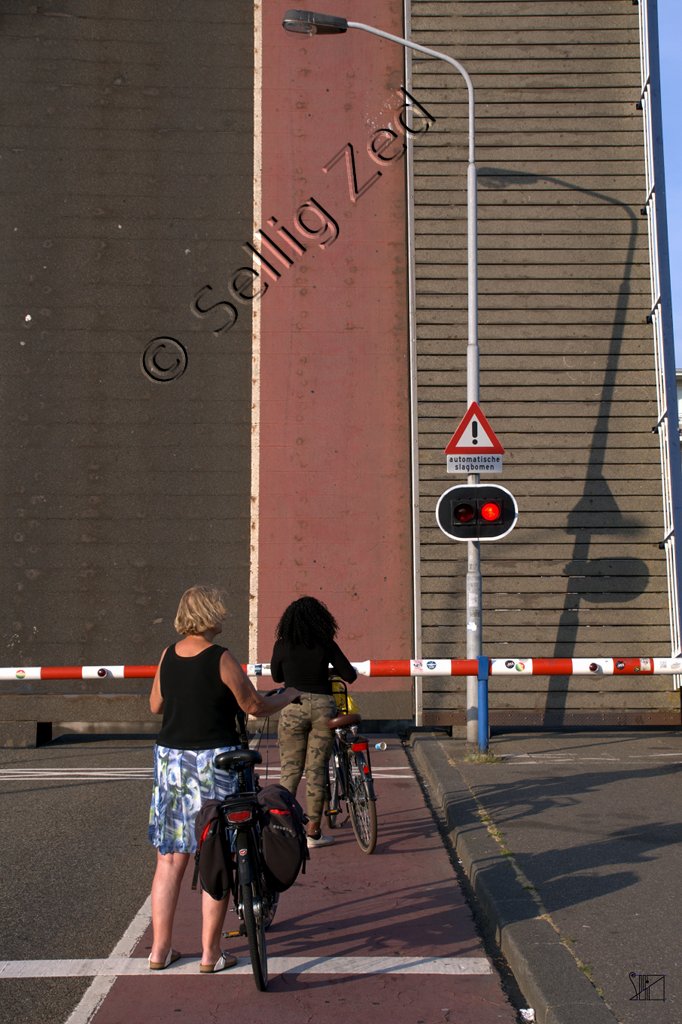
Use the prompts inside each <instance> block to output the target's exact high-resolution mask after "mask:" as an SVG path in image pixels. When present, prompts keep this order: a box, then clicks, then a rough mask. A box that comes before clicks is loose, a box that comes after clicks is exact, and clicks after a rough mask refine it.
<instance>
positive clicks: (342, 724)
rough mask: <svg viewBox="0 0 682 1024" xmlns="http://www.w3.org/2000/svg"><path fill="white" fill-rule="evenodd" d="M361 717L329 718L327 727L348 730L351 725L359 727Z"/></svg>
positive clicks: (342, 716)
mask: <svg viewBox="0 0 682 1024" xmlns="http://www.w3.org/2000/svg"><path fill="white" fill-rule="evenodd" d="M361 721H362V715H356V714H352V715H336V716H335V717H334V718H330V719H329V721H328V722H327V725H328V726H329V728H330V729H350V727H351V725H360V722H361Z"/></svg>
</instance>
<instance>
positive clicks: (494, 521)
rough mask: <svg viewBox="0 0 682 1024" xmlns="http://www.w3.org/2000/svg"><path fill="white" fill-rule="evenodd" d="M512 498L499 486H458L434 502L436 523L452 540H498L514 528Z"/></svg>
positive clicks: (515, 508) (512, 496)
mask: <svg viewBox="0 0 682 1024" xmlns="http://www.w3.org/2000/svg"><path fill="white" fill-rule="evenodd" d="M518 515H519V509H518V505H517V504H516V499H515V498H514V495H513V494H511V493H510V492H509V491H508V490H507V488H506V487H500V486H499V484H459V485H458V486H457V487H451V488H450V489H449V490H447V491H446V492H445V494H442V495H441V496H440V498H439V499H438V504H437V506H436V520H437V522H438V525H439V526H440V528H441V530H442V531H443V533H444V534H446V535H447V536H448V537H452V539H453V540H499V539H500V537H506V536H507V534H508V533H510V532H511V531H512V530H513V529H514V527H515V526H516V520H517V518H518Z"/></svg>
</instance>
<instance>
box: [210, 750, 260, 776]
mask: <svg viewBox="0 0 682 1024" xmlns="http://www.w3.org/2000/svg"><path fill="white" fill-rule="evenodd" d="M262 761H263V758H262V757H261V756H260V754H259V753H258V751H257V750H223V752H222V753H221V754H216V756H215V757H214V758H213V764H214V765H215V766H216V768H220V770H221V771H223V772H229V771H234V770H235V768H246V767H247V766H248V765H254V764H261V763H262Z"/></svg>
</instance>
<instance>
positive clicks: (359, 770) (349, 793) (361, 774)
mask: <svg viewBox="0 0 682 1024" xmlns="http://www.w3.org/2000/svg"><path fill="white" fill-rule="evenodd" d="M344 695H345V704H344V706H345V708H346V712H345V713H344V712H343V711H342V710H340V711H339V714H338V715H335V716H334V717H333V718H330V719H329V723H328V724H329V728H330V729H331V730H332V731H333V733H334V745H333V747H332V752H331V756H330V758H329V763H328V769H327V786H326V789H327V792H326V797H325V805H324V813H325V817H326V819H327V822H328V824H329V827H330V828H332V829H333V828H337V827H338V825H339V824H340V822H341V818H340V815H341V807H342V804H344V803H345V804H346V807H347V815H348V817H349V818H350V821H351V825H352V826H353V832H354V833H355V838H356V840H357V844H358V846H359V847H360V849H361V850H362V852H363V853H368V854H369V853H373V852H374V849H375V847H376V844H377V806H376V799H377V798H376V794H375V791H374V780H373V778H372V765H371V761H370V755H369V743H368V741H367V739H366V737H365V736H362V735H361V734H360V732H359V726H360V723H361V722H362V716H361V715H359V714H358V713H356V712H348V710H347V709H348V691H347V689H346V686H345V684H343V693H342V695H341V703H342V704H343V703H344V700H343V698H344Z"/></svg>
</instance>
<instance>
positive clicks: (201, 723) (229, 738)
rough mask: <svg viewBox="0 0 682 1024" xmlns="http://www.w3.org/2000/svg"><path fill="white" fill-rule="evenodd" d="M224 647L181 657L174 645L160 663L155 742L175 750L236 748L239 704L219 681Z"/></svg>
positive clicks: (212, 647)
mask: <svg viewBox="0 0 682 1024" xmlns="http://www.w3.org/2000/svg"><path fill="white" fill-rule="evenodd" d="M224 650H226V648H224V647H220V646H219V645H218V644H212V646H211V647H207V648H206V650H205V651H202V652H201V653H200V654H195V655H194V657H191V658H182V657H180V655H178V654H176V652H175V644H173V645H172V647H169V648H168V650H167V651H166V653H165V655H164V658H163V661H162V662H161V696H162V697H163V722H162V725H161V732H160V733H159V735H158V736H157V738H156V742H157V743H158V744H159V745H160V746H162V747H173V748H174V749H176V750H209V749H211V748H213V747H228V746H232V745H233V744H234V745H238V743H239V735H238V732H237V724H236V720H235V715H236V712H237V711H238V710H239V705H238V704H237V701H236V699H235V696H234V694H233V693H232V690H230V689H229V687H227V686H225V684H224V683H223V682H222V681H221V678H220V658H221V656H222V653H223V651H224Z"/></svg>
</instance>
